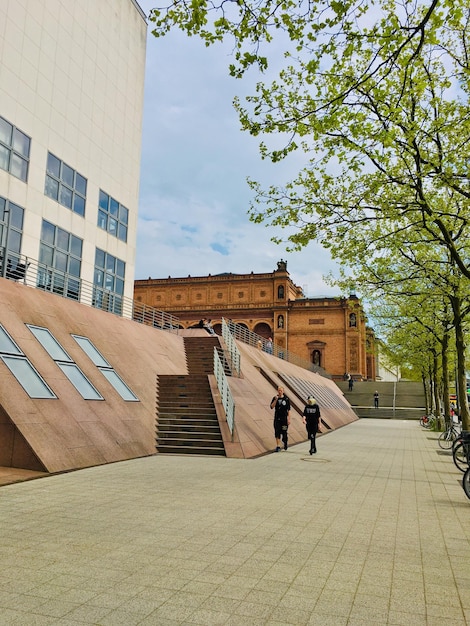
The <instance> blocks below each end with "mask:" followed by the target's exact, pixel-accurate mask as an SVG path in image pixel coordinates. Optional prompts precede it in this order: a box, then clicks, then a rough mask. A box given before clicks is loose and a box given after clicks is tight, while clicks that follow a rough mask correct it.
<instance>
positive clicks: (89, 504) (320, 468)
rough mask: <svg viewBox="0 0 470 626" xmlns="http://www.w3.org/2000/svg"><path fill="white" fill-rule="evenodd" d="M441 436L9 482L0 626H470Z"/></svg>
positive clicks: (402, 429) (339, 436)
mask: <svg viewBox="0 0 470 626" xmlns="http://www.w3.org/2000/svg"><path fill="white" fill-rule="evenodd" d="M436 438H437V436H436V434H435V433H430V432H428V431H425V430H423V429H422V428H420V426H419V424H418V423H417V422H411V421H403V422H402V421H393V420H375V419H367V420H361V421H359V422H355V423H353V424H351V425H349V426H346V427H344V428H341V429H339V430H337V431H335V432H331V433H329V434H328V435H326V436H322V437H320V439H319V440H318V444H317V447H318V450H319V452H318V454H317V455H313V456H312V457H310V456H309V455H308V454H307V450H308V443H303V444H300V445H298V446H295V447H292V448H290V449H289V450H288V451H287V452H280V453H278V454H270V455H267V456H264V457H261V458H258V459H255V460H249V461H246V460H238V459H226V458H221V457H203V458H202V457H191V456H167V455H156V456H153V457H147V458H142V459H137V460H131V461H126V462H122V463H116V464H113V465H106V466H100V467H94V468H90V469H85V470H81V471H76V472H71V473H68V474H61V475H57V476H52V477H48V478H40V479H37V480H32V481H28V482H24V483H18V484H13V485H8V486H4V487H1V488H0V527H1V530H2V532H1V539H0V563H1V564H2V568H1V571H0V625H1V626H4V625H7V624H8V625H9V624H15V625H18V626H52V625H54V626H55V625H61V626H79V625H82V626H83V625H84V624H85V625H91V624H94V625H100V626H120V625H123V626H134V625H137V624H138V625H142V626H143V625H145V626H149V625H152V626H167V625H168V626H170V625H172V626H174V625H177V624H187V625H192V624H201V625H204V626H210V625H215V624H220V625H231V626H235V625H237V626H241V625H244V626H245V625H246V626H258V625H259V626H261V625H270V626H284V625H287V624H289V625H294V626H302V625H312V626H313V625H315V626H316V625H319V626H343V625H350V626H381V625H388V624H390V625H392V624H393V625H410V626H411V625H412V626H421V625H423V626H424V625H432V626H442V625H443V624H445V626H457V625H458V626H461V625H465V624H470V542H469V539H470V500H468V499H467V498H466V496H465V493H464V491H463V489H462V487H461V479H462V474H461V472H459V471H458V470H457V468H456V467H455V466H454V464H453V463H452V458H451V457H450V456H449V454H448V453H446V452H444V451H441V450H440V449H439V448H438V445H437V441H436ZM273 443H274V439H273Z"/></svg>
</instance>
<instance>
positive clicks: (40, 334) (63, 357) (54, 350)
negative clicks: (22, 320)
mask: <svg viewBox="0 0 470 626" xmlns="http://www.w3.org/2000/svg"><path fill="white" fill-rule="evenodd" d="M26 326H27V327H28V328H29V330H30V331H31V332H32V333H33V335H34V336H35V337H36V339H37V340H38V341H39V343H40V344H41V346H42V347H43V348H44V350H46V352H47V353H48V354H49V356H50V357H51V358H52V359H54V361H67V362H69V363H72V362H73V361H72V359H71V358H70V357H69V355H68V354H67V352H65V350H64V349H63V348H62V346H61V345H60V343H59V342H58V341H57V340H56V338H55V337H54V335H53V334H52V333H51V332H50V331H49V330H48V329H47V328H41V327H39V326H31V325H30V324H26Z"/></svg>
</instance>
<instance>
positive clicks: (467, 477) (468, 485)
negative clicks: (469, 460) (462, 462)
mask: <svg viewBox="0 0 470 626" xmlns="http://www.w3.org/2000/svg"><path fill="white" fill-rule="evenodd" d="M462 487H463V490H464V491H465V494H466V496H467V498H470V467H467V469H466V470H465V474H464V475H463V478H462Z"/></svg>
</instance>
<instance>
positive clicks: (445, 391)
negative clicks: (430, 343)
mask: <svg viewBox="0 0 470 626" xmlns="http://www.w3.org/2000/svg"><path fill="white" fill-rule="evenodd" d="M441 345H442V352H441V361H442V396H443V398H444V421H445V424H446V426H448V425H449V424H450V404H449V358H448V354H447V351H448V349H449V333H448V331H447V330H445V329H444V334H443V336H442V344H441Z"/></svg>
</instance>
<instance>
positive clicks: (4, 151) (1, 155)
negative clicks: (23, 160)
mask: <svg viewBox="0 0 470 626" xmlns="http://www.w3.org/2000/svg"><path fill="white" fill-rule="evenodd" d="M0 167H1V168H2V170H5V171H6V172H8V169H9V167H10V150H8V148H5V146H0Z"/></svg>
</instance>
